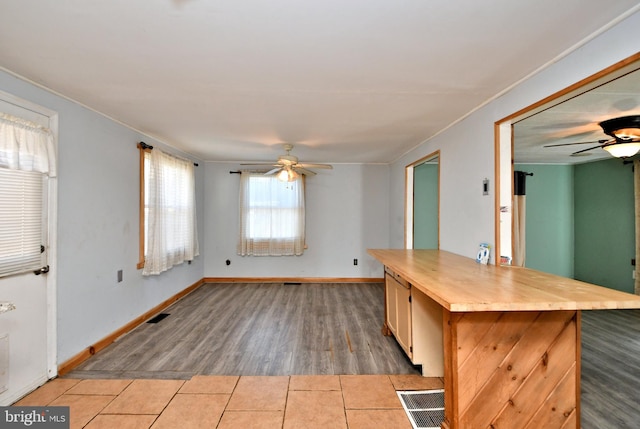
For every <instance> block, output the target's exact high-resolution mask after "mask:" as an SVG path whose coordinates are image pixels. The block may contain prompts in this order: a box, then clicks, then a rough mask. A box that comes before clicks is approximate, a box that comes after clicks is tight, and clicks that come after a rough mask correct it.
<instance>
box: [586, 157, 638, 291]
mask: <svg viewBox="0 0 640 429" xmlns="http://www.w3.org/2000/svg"><path fill="white" fill-rule="evenodd" d="M575 184H576V187H575V213H576V214H575V231H576V238H575V252H576V265H575V278H577V279H578V280H583V281H586V282H589V283H595V284H599V285H602V286H607V287H610V288H613V289H618V290H621V291H625V292H630V293H633V279H632V277H631V272H632V269H633V267H632V266H631V259H633V258H635V256H634V255H635V238H634V237H635V225H634V211H635V209H634V196H633V171H632V169H631V165H624V166H623V164H622V161H621V160H619V159H611V160H607V161H600V162H594V163H589V164H582V165H578V166H576V167H575Z"/></svg>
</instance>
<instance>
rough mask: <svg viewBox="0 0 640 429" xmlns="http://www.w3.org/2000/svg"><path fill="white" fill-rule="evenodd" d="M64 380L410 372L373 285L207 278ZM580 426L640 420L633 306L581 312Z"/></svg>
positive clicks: (637, 320) (639, 329)
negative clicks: (384, 328)
mask: <svg viewBox="0 0 640 429" xmlns="http://www.w3.org/2000/svg"><path fill="white" fill-rule="evenodd" d="M165 312H166V313H170V316H168V317H167V318H166V319H164V320H163V321H161V322H159V323H157V324H148V323H145V324H143V325H141V326H140V327H138V328H137V329H135V330H134V331H132V332H131V333H129V334H128V335H126V336H124V337H123V338H121V339H120V340H118V341H117V342H116V343H114V344H112V345H111V346H109V347H107V348H106V349H105V350H103V351H102V352H100V353H98V354H96V355H95V356H94V357H92V358H91V359H90V360H88V361H87V362H85V363H84V364H83V365H81V366H80V367H78V368H77V369H76V370H74V371H72V372H71V373H70V374H68V375H67V376H66V377H68V378H134V379H135V378H166V379H184V380H188V379H190V378H191V377H192V376H194V375H245V376H247V375H296V374H304V375H327V374H417V373H418V370H417V369H416V368H415V367H413V366H412V365H411V362H409V361H408V359H407V358H406V357H405V355H404V354H403V352H402V351H401V349H400V348H399V346H398V345H397V343H396V342H395V340H394V339H393V338H392V337H384V336H382V335H381V332H380V328H381V325H382V320H383V288H382V285H381V284H361V283H356V284H303V285H283V284H281V283H280V284H208V285H204V286H202V287H200V288H199V289H197V290H196V291H195V292H193V293H192V294H190V295H188V296H187V297H185V298H184V299H182V300H181V301H179V302H177V303H176V304H174V305H173V306H171V307H170V308H168V309H167V310H166V311H165ZM581 388H582V397H581V413H582V418H581V421H582V428H583V429H596V428H598V429H599V428H616V429H618V428H635V427H638V422H640V407H639V406H638V404H640V310H615V311H584V312H582V380H581Z"/></svg>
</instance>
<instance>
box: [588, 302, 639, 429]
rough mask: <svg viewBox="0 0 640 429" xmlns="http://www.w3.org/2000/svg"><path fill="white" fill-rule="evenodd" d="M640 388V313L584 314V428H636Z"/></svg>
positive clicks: (594, 312) (633, 311)
mask: <svg viewBox="0 0 640 429" xmlns="http://www.w3.org/2000/svg"><path fill="white" fill-rule="evenodd" d="M638 386H640V311H639V310H616V311H609V310H607V311H584V312H582V377H581V400H582V401H581V402H582V404H581V425H582V428H583V429H599V428H605V427H607V428H609V427H610V428H632V427H637V425H638V422H639V421H640V408H639V407H638V403H640V389H638Z"/></svg>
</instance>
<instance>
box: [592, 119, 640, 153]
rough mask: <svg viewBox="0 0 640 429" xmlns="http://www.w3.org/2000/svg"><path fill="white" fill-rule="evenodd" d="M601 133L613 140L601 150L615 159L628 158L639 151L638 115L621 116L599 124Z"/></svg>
mask: <svg viewBox="0 0 640 429" xmlns="http://www.w3.org/2000/svg"><path fill="white" fill-rule="evenodd" d="M600 126H601V127H602V131H604V133H605V134H607V135H610V136H611V137H613V138H614V139H615V141H614V142H611V143H609V144H605V145H604V146H603V147H602V148H603V149H604V150H606V151H607V152H609V153H610V154H611V155H613V156H615V157H616V158H628V157H630V156H633V155H635V154H636V153H638V151H640V115H632V116H621V117H619V118H612V119H608V120H606V121H602V122H600Z"/></svg>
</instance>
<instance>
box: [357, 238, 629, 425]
mask: <svg viewBox="0 0 640 429" xmlns="http://www.w3.org/2000/svg"><path fill="white" fill-rule="evenodd" d="M368 252H369V254H371V255H372V256H373V257H374V258H376V259H377V260H378V261H380V262H381V263H382V264H383V265H384V266H385V279H386V282H385V321H384V325H383V332H392V333H393V334H394V335H395V336H396V338H400V337H401V338H402V340H400V339H399V343H400V344H401V345H403V342H404V343H406V344H405V345H403V348H404V349H405V351H407V354H408V355H409V357H410V358H411V359H412V361H413V362H414V363H416V364H421V365H422V366H423V375H428V376H441V377H444V385H445V420H444V422H443V424H442V427H443V428H445V429H462V428H464V429H476V428H516V427H518V428H519V427H522V428H531V429H534V428H535V429H537V428H579V427H580V314H581V311H582V310H602V309H623V308H640V296H636V295H631V294H628V293H624V292H620V291H616V290H613V289H608V288H604V287H600V286H595V285H591V284H588V283H584V282H580V281H576V280H572V279H567V278H564V277H559V276H555V275H551V274H547V273H542V272H538V271H534V270H530V269H527V268H515V267H499V266H493V265H481V264H478V263H476V262H475V260H473V259H470V258H466V257H463V256H459V255H455V254H453V253H449V252H445V251H439V250H395V249H370V250H369V251H368ZM407 296H408V304H407V303H405V302H403V301H404V300H405V297H407Z"/></svg>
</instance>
